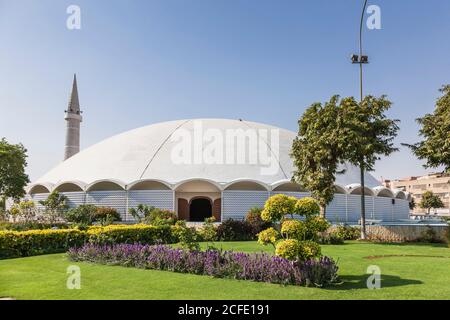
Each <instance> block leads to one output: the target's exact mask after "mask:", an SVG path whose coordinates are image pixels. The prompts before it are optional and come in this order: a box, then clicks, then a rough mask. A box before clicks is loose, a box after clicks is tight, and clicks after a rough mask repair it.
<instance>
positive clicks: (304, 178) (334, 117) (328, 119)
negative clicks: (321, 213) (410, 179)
mask: <svg viewBox="0 0 450 320" xmlns="http://www.w3.org/2000/svg"><path fill="white" fill-rule="evenodd" d="M391 105H392V103H391V102H390V101H389V100H387V98H386V96H381V97H379V98H377V97H374V96H366V97H365V98H364V100H363V101H362V103H359V102H357V101H356V100H355V98H353V97H348V98H343V99H341V98H340V97H339V96H333V97H332V98H331V99H330V101H328V102H327V103H325V104H324V105H322V104H321V103H315V104H313V105H311V106H310V107H309V108H308V109H307V110H306V111H305V113H304V114H303V115H302V117H301V118H300V120H299V131H298V135H297V137H296V139H295V140H294V143H293V147H292V152H291V156H292V158H293V160H294V164H295V167H296V170H295V172H294V176H293V180H295V181H296V182H297V183H299V184H301V185H302V186H304V187H305V188H306V189H307V190H308V191H310V192H311V194H312V195H313V197H314V198H316V199H317V200H318V201H319V203H320V205H321V206H322V208H324V207H325V206H326V205H328V204H329V203H330V202H331V201H332V200H333V197H334V194H335V191H336V189H335V181H336V175H337V174H339V173H343V171H339V165H340V164H342V163H350V164H352V165H355V166H358V167H360V168H361V171H362V172H364V171H371V170H373V168H374V165H375V162H376V161H377V160H379V159H380V156H388V155H390V154H391V153H392V152H394V151H397V150H398V149H397V148H396V147H395V146H394V143H393V141H394V138H395V137H396V136H397V132H398V130H399V127H398V125H397V122H398V120H393V119H390V118H388V117H387V115H386V112H387V111H388V110H389V108H390V107H391ZM361 177H362V179H361V180H362V181H361V185H362V187H363V189H364V180H363V177H364V175H363V174H362V175H361ZM362 203H364V197H363V196H362ZM362 207H365V206H364V205H362ZM362 230H363V231H362V234H363V237H364V228H363V229H362Z"/></svg>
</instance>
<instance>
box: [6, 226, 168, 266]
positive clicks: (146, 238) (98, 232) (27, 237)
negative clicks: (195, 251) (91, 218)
mask: <svg viewBox="0 0 450 320" xmlns="http://www.w3.org/2000/svg"><path fill="white" fill-rule="evenodd" d="M87 242H89V243H93V244H99V245H106V244H116V243H142V244H155V243H175V242H177V239H176V237H175V236H174V235H173V233H172V230H171V227H169V226H161V227H155V226H149V225H133V226H128V225H112V226H108V227H101V226H95V227H90V228H89V229H88V230H86V231H82V230H77V229H66V230H30V231H22V232H18V231H0V259H2V258H13V257H26V256H32V255H39V254H49V253H57V252H64V251H66V250H67V249H68V248H70V247H73V246H81V245H83V244H84V243H87Z"/></svg>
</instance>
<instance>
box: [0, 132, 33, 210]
mask: <svg viewBox="0 0 450 320" xmlns="http://www.w3.org/2000/svg"><path fill="white" fill-rule="evenodd" d="M26 166H27V150H26V149H25V147H24V146H23V145H22V144H10V143H8V141H6V139H5V138H2V139H1V140H0V198H1V201H0V202H1V205H2V208H0V209H3V210H4V209H5V208H4V206H5V202H6V198H13V199H15V200H19V199H20V198H22V197H23V196H24V195H25V186H26V185H27V184H28V183H29V182H30V180H29V178H28V175H27V174H25V168H26Z"/></svg>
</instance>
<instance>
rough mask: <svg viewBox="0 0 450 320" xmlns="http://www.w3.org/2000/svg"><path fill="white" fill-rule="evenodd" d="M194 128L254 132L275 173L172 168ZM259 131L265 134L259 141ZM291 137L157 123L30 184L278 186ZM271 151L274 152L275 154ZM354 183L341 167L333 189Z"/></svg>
mask: <svg viewBox="0 0 450 320" xmlns="http://www.w3.org/2000/svg"><path fill="white" fill-rule="evenodd" d="M200 127H201V130H202V132H203V134H205V133H206V132H209V133H211V132H215V133H217V134H219V133H221V134H222V135H223V137H226V136H227V134H228V133H229V131H230V130H231V131H232V130H239V129H241V132H242V130H244V131H247V130H248V129H256V130H255V131H254V132H257V141H258V144H259V145H260V146H265V147H267V146H269V148H268V149H267V150H268V152H267V154H270V155H271V157H272V159H273V160H274V161H276V164H277V165H276V167H277V170H276V172H272V173H271V174H267V173H264V168H266V169H267V167H268V166H267V165H263V164H261V163H260V162H259V161H258V163H250V161H245V163H244V164H239V163H234V164H226V163H213V164H208V163H205V161H204V159H200V160H199V161H200V162H196V163H197V164H196V163H190V164H189V163H182V164H177V163H174V161H173V153H174V149H176V148H177V145H179V141H175V140H174V139H175V138H176V137H177V136H180V134H181V133H183V134H186V133H188V134H190V135H191V137H192V139H194V140H195V139H196V136H195V135H196V134H197V135H198V132H199V130H198V129H199V128H200ZM194 128H195V129H196V130H194ZM211 129H212V130H213V131H211ZM271 130H275V131H276V132H278V133H279V148H276V147H274V145H273V144H272V143H270V137H271V136H270V132H272V131H271ZM264 132H268V133H269V134H268V135H267V136H264V134H263V133H264ZM295 136H296V134H295V133H294V132H292V131H289V130H285V129H280V128H276V127H273V126H270V125H266V124H261V123H255V122H248V121H240V120H227V119H198V120H195V119H192V120H178V121H170V122H163V123H157V124H153V125H149V126H146V127H142V128H138V129H135V130H131V131H128V132H125V133H122V134H119V135H116V136H113V137H111V138H109V139H106V140H104V141H102V142H100V143H98V144H96V145H94V146H92V147H90V148H87V149H86V150H84V151H81V152H80V153H78V154H76V155H75V156H73V157H72V158H70V159H68V160H66V161H64V162H63V163H61V164H60V165H58V166H57V167H56V168H54V169H52V170H51V171H49V172H48V173H47V174H45V175H44V176H43V177H41V178H40V179H39V180H38V181H36V182H35V183H34V184H33V185H44V186H47V185H53V186H56V185H59V184H61V183H66V182H73V183H77V184H78V185H83V186H86V185H89V184H92V183H94V182H97V181H101V180H109V181H115V182H117V183H118V184H120V185H122V186H126V185H129V184H132V183H133V182H136V181H139V180H159V181H162V182H166V183H168V184H171V185H176V184H178V183H180V182H183V181H187V180H192V179H205V180H209V181H212V182H215V183H217V184H220V185H223V186H225V185H226V184H228V183H230V182H233V181H237V180H252V181H255V182H261V183H263V184H265V185H267V186H271V185H274V184H276V183H279V182H280V181H288V180H290V179H291V177H292V172H293V162H292V160H291V158H290V156H289V154H290V151H291V147H292V142H293V139H294V138H295ZM277 140H278V139H277ZM209 143H210V142H203V147H207V146H208V144H209ZM226 145H227V146H228V144H226ZM237 148H238V144H237V143H235V144H234V147H233V148H232V149H225V152H224V153H225V154H227V152H234V153H237V152H238V149H237ZM272 148H273V149H274V150H272ZM275 149H278V150H279V154H277V152H276V151H275ZM247 151H248V148H247ZM255 152H256V151H255ZM255 152H253V151H252V152H249V154H248V157H249V158H250V157H251V156H255ZM256 153H257V152H256ZM197 160H198V159H197ZM193 161H195V160H193ZM357 182H359V169H358V168H355V167H352V166H346V171H345V174H342V175H338V176H337V184H339V185H341V186H346V185H349V184H352V183H357ZM366 184H367V186H368V187H371V188H372V187H376V186H378V185H379V184H380V183H379V182H378V181H377V180H376V179H375V178H374V177H373V176H371V175H370V174H366Z"/></svg>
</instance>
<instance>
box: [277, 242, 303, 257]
mask: <svg viewBox="0 0 450 320" xmlns="http://www.w3.org/2000/svg"><path fill="white" fill-rule="evenodd" d="M299 252H300V241H298V240H295V239H287V240H283V241H280V242H278V243H277V245H276V248H275V254H276V255H277V256H279V257H282V258H284V259H287V260H290V261H295V260H297V258H298V254H299Z"/></svg>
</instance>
